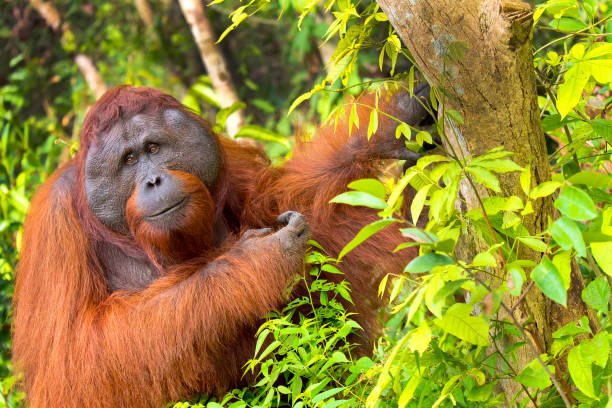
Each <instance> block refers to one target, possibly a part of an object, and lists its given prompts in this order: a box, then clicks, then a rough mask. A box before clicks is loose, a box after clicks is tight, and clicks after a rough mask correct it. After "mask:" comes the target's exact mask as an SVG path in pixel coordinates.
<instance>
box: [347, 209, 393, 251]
mask: <svg viewBox="0 0 612 408" xmlns="http://www.w3.org/2000/svg"><path fill="white" fill-rule="evenodd" d="M394 222H397V220H395V219H392V218H390V219H386V220H378V221H374V222H373V223H371V224H368V225H366V226H365V227H363V228H362V229H361V231H359V232H358V233H357V235H356V236H355V238H353V239H352V240H351V241H350V242H349V243H348V244H346V245H345V246H344V248H342V251H340V254H338V260H340V259H342V258H343V257H344V256H345V255H346V254H348V253H349V252H350V251H352V250H353V249H355V247H356V246H358V245H359V244H361V243H363V241H365V240H366V239H368V238H370V237H371V236H372V235H374V234H376V233H377V232H378V231H380V230H381V229H383V228H385V227H386V226H388V225H390V224H393V223H394Z"/></svg>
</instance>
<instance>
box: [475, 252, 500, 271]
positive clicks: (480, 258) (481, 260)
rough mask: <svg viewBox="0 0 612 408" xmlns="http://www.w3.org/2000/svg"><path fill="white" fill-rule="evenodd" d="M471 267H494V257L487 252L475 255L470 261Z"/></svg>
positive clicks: (495, 263)
mask: <svg viewBox="0 0 612 408" xmlns="http://www.w3.org/2000/svg"><path fill="white" fill-rule="evenodd" d="M472 265H473V266H491V267H496V266H497V262H495V257H494V256H493V254H491V253H490V252H489V251H487V252H481V253H479V254H477V255H476V256H475V257H474V259H473V260H472Z"/></svg>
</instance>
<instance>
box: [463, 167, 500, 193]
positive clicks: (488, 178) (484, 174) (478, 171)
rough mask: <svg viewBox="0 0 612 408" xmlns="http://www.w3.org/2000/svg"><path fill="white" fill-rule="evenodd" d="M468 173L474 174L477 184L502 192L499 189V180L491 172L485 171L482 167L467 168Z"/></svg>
mask: <svg viewBox="0 0 612 408" xmlns="http://www.w3.org/2000/svg"><path fill="white" fill-rule="evenodd" d="M466 169H467V171H469V172H470V173H472V175H473V176H474V178H475V179H476V182H477V183H478V184H482V185H483V186H485V187H487V188H490V189H491V190H493V191H495V192H496V193H499V192H500V191H501V190H500V189H499V180H497V177H495V175H494V174H493V173H491V172H490V171H489V170H486V169H483V168H482V167H469V166H468V167H466Z"/></svg>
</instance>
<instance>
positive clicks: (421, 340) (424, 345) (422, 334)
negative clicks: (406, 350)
mask: <svg viewBox="0 0 612 408" xmlns="http://www.w3.org/2000/svg"><path fill="white" fill-rule="evenodd" d="M430 342H431V329H430V328H429V325H428V324H427V321H426V320H424V321H423V322H422V323H421V324H420V325H419V327H417V328H416V329H414V330H413V331H412V332H411V335H410V340H408V347H410V350H411V351H413V352H415V351H418V352H419V355H423V353H424V352H426V351H427V349H428V348H429V343H430Z"/></svg>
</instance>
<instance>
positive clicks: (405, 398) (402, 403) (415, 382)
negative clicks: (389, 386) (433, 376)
mask: <svg viewBox="0 0 612 408" xmlns="http://www.w3.org/2000/svg"><path fill="white" fill-rule="evenodd" d="M422 379H423V377H421V376H420V375H418V374H416V373H415V374H413V376H412V378H410V380H408V382H407V383H406V386H405V387H404V389H403V390H402V393H401V394H400V396H399V399H398V400H397V408H405V407H406V405H408V403H409V402H410V401H411V400H412V398H413V397H414V392H415V391H416V389H417V387H418V386H419V384H420V383H421V380H422Z"/></svg>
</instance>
